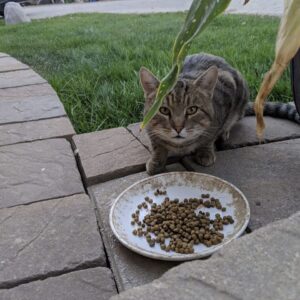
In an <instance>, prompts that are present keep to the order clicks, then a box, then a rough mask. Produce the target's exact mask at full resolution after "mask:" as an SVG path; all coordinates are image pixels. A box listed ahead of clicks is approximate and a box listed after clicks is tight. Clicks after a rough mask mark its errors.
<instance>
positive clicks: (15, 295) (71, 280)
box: [0, 267, 117, 300]
mask: <svg viewBox="0 0 300 300" xmlns="http://www.w3.org/2000/svg"><path fill="white" fill-rule="evenodd" d="M115 294H117V291H116V287H115V284H114V280H113V278H112V274H111V271H110V270H109V269H107V268H101V267H98V268H92V269H87V270H81V271H75V272H72V273H68V274H64V275H61V276H58V277H52V278H47V279H46V280H43V281H34V282H30V283H28V284H23V285H20V286H18V287H15V288H13V289H9V290H0V298H1V299H2V300H42V299H45V300H46V299H47V300H52V299H53V300H84V299H87V300H108V299H110V297H112V296H113V295H115Z"/></svg>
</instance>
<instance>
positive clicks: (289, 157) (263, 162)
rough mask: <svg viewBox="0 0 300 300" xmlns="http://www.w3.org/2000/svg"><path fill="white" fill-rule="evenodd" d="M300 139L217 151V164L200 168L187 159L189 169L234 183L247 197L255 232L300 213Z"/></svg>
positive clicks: (185, 160)
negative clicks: (299, 211)
mask: <svg viewBox="0 0 300 300" xmlns="http://www.w3.org/2000/svg"><path fill="white" fill-rule="evenodd" d="M299 153H300V139H295V140H288V141H283V142H276V143H270V144H266V145H259V146H252V147H245V148H240V149H235V150H227V151H221V152H217V160H216V163H215V164H214V165H213V166H211V167H207V168H205V167H201V166H199V165H197V164H196V163H194V162H193V161H192V160H191V159H189V158H185V159H184V160H183V163H184V165H185V166H186V167H187V169H189V170H194V171H197V172H202V173H208V174H212V175H215V176H218V177H221V178H223V179H225V180H228V181H229V182H231V183H233V184H235V185H236V186H237V187H238V188H239V189H241V190H242V192H244V194H245V196H246V197H247V199H248V201H249V204H250V209H251V218H250V223H249V226H250V228H251V229H256V228H259V227H261V226H264V225H266V224H268V223H271V222H274V221H276V220H278V219H282V218H286V217H288V216H290V215H291V214H293V213H294V212H296V211H298V210H300V201H298V200H299V195H300V185H299V174H300V160H299Z"/></svg>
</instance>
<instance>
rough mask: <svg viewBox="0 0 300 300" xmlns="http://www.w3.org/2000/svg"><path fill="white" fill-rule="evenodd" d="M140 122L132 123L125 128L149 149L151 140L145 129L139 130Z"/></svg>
mask: <svg viewBox="0 0 300 300" xmlns="http://www.w3.org/2000/svg"><path fill="white" fill-rule="evenodd" d="M140 124H141V123H134V124H130V125H128V126H127V129H128V130H129V131H130V132H131V133H132V134H133V135H134V136H135V137H136V138H137V139H138V140H139V141H140V142H141V143H142V144H143V145H144V146H145V147H146V148H147V149H148V150H150V149H151V142H150V140H149V138H148V136H147V134H146V131H145V130H142V131H141V130H140Z"/></svg>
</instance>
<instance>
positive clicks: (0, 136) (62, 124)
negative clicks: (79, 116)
mask: <svg viewBox="0 0 300 300" xmlns="http://www.w3.org/2000/svg"><path fill="white" fill-rule="evenodd" d="M74 134H75V131H74V129H73V126H72V124H71V122H70V120H69V118H65V117H63V118H54V119H48V120H39V121H31V122H25V123H15V124H7V125H2V126H0V146H2V145H9V144H16V143H20V142H30V141H34V140H44V139H48V138H54V137H65V138H68V139H70V138H71V136H72V135H74Z"/></svg>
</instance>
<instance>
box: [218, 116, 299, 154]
mask: <svg viewBox="0 0 300 300" xmlns="http://www.w3.org/2000/svg"><path fill="white" fill-rule="evenodd" d="M265 123H266V130H265V133H264V142H266V143H268V142H274V141H280V140H285V139H291V138H300V125H299V124H297V123H294V122H291V121H288V120H283V119H276V118H271V117H265ZM258 144H259V141H258V139H257V136H256V119H255V117H245V118H244V119H242V120H241V121H239V122H238V123H237V124H236V125H235V126H234V127H233V128H232V130H231V134H230V138H229V140H228V142H227V143H226V145H224V146H225V147H224V148H225V149H226V148H227V149H233V148H239V147H243V146H248V145H258Z"/></svg>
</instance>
